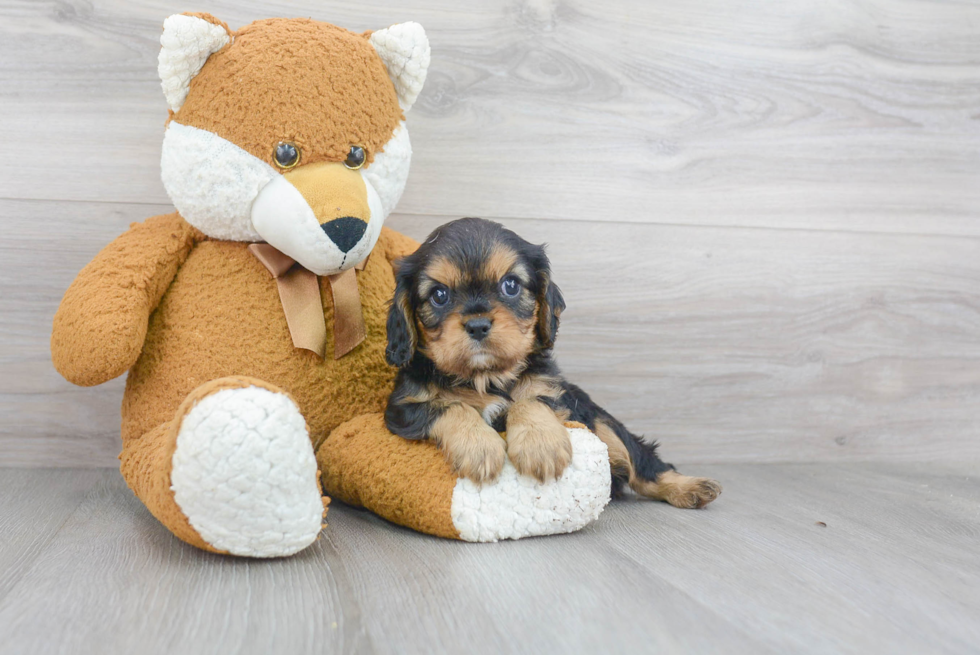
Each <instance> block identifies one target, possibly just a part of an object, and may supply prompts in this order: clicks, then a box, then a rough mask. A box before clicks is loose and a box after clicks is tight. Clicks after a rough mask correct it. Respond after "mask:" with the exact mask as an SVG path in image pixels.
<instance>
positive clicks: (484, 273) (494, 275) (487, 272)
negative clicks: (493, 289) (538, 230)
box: [480, 243, 517, 282]
mask: <svg viewBox="0 0 980 655" xmlns="http://www.w3.org/2000/svg"><path fill="white" fill-rule="evenodd" d="M516 263H517V253H516V252H514V251H513V250H511V249H510V248H508V247H507V246H505V245H503V244H500V243H495V244H494V245H493V248H491V250H490V254H489V255H487V258H486V260H485V261H484V262H483V267H482V268H481V269H480V277H481V278H482V279H484V280H489V281H490V282H497V281H499V280H501V279H502V278H503V277H504V276H505V275H507V274H508V273H510V269H511V268H513V266H514V264H516Z"/></svg>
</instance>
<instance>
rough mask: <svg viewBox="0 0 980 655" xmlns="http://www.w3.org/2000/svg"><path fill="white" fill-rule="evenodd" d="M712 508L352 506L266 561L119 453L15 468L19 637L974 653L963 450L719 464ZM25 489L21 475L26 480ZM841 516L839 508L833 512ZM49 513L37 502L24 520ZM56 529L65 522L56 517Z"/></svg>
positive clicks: (410, 648)
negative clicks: (217, 547)
mask: <svg viewBox="0 0 980 655" xmlns="http://www.w3.org/2000/svg"><path fill="white" fill-rule="evenodd" d="M697 472H698V473H703V474H707V475H711V476H713V477H716V478H718V479H719V480H721V481H722V482H723V483H724V484H725V493H724V495H723V496H722V497H721V498H720V499H719V500H718V501H717V502H716V503H714V504H713V505H711V506H710V508H708V509H706V510H703V511H684V510H677V509H674V508H671V507H668V506H666V505H663V504H658V503H649V502H643V501H629V500H627V501H621V502H616V503H613V504H611V505H610V506H609V508H608V509H607V510H606V511H605V512H604V513H603V515H602V516H601V517H600V518H599V520H598V522H596V523H595V524H594V525H592V526H590V527H589V528H587V529H585V530H583V531H582V532H579V533H575V534H572V535H566V536H560V537H549V538H547V539H526V540H522V541H517V542H502V543H499V544H464V543H460V542H452V541H445V540H440V539H436V538H433V537H427V536H424V535H420V534H417V533H413V532H411V531H409V530H406V529H403V528H399V527H397V526H393V525H391V524H388V523H386V522H384V521H383V520H381V519H379V518H378V517H376V516H374V515H372V514H369V513H367V512H362V511H357V510H353V509H350V508H347V507H343V506H337V507H333V508H332V509H331V511H330V514H329V517H328V518H329V523H330V525H329V527H328V529H327V531H326V533H325V535H324V536H323V537H321V539H320V540H319V541H318V542H317V543H316V544H314V546H312V547H311V548H310V549H308V550H307V551H305V552H303V553H302V554H300V555H298V556H296V557H293V558H289V559H283V560H271V561H255V560H252V561H247V560H241V559H235V558H231V557H222V556H217V555H212V554H209V553H204V552H201V551H198V550H196V549H194V548H192V547H190V546H187V545H185V544H183V543H181V542H179V541H177V540H175V539H174V538H173V537H172V536H171V535H170V534H169V533H167V532H166V530H165V529H164V528H162V527H161V526H160V525H159V524H158V523H157V522H156V521H155V520H154V519H153V518H152V517H151V516H150V515H149V514H148V513H147V512H146V510H145V509H144V508H143V507H142V506H141V505H140V504H139V503H138V501H136V500H135V499H134V498H133V497H132V495H131V493H130V492H129V491H128V490H127V489H126V487H125V484H124V483H123V481H122V480H121V478H119V476H118V474H117V473H116V472H114V471H104V472H103V471H88V472H84V473H81V474H79V473H77V472H66V471H50V470H48V471H43V470H35V471H21V472H17V475H18V476H19V477H18V478H17V479H16V481H15V482H11V478H10V477H9V476H8V475H7V473H6V472H3V471H0V498H3V497H8V498H10V499H11V500H7V501H5V502H6V503H7V505H6V506H5V509H7V510H8V511H9V508H10V507H13V506H14V505H15V504H16V503H20V508H19V511H20V513H21V514H22V515H26V514H28V513H29V512H30V511H33V506H32V503H33V504H34V505H36V506H37V507H47V506H50V505H52V504H55V503H57V502H58V499H59V496H60V494H63V493H64V490H65V489H66V488H67V487H66V486H65V485H64V484H59V481H58V479H57V478H63V477H64V476H66V475H72V474H74V475H87V476H89V482H91V481H92V477H93V476H94V478H96V479H97V484H95V485H94V486H90V487H89V488H88V490H87V491H82V490H81V489H80V490H79V491H80V492H81V493H79V497H80V501H77V502H75V503H74V504H73V505H72V507H71V509H70V510H69V511H68V512H67V514H68V517H67V520H64V521H63V522H62V523H63V524H62V525H61V527H60V528H59V529H58V530H57V531H55V532H53V534H50V535H49V536H48V537H47V542H46V545H45V546H44V547H43V548H41V549H40V551H39V552H37V553H35V554H34V556H33V557H30V558H26V557H25V558H21V559H17V558H16V557H15V558H11V557H9V551H10V550H11V549H9V548H8V549H7V552H8V555H6V556H4V557H5V559H4V563H5V564H7V566H8V567H10V572H8V574H7V579H15V580H16V582H15V583H14V584H12V585H9V586H8V587H4V588H0V653H20V652H30V653H38V654H44V653H54V652H99V653H107V654H111V653H126V652H137V651H138V652H140V653H146V654H147V655H152V654H153V653H164V652H166V653H173V652H180V653H211V652H238V653H269V652H278V653H312V652H317V653H339V652H344V653H346V652H355V653H457V652H462V651H465V652H473V653H501V652H505V653H541V652H564V653H590V652H593V653H594V652H657V653H668V654H669V653H712V652H725V653H789V652H792V653H827V652H833V653H867V652H889V653H897V652H914V653H926V652H928V653H964V652H970V651H971V650H972V649H974V648H975V646H976V644H977V643H980V553H978V551H977V549H976V548H975V545H976V541H977V539H978V538H980V514H978V512H977V507H978V503H980V478H978V477H977V475H976V470H975V468H966V467H959V466H947V465H927V466H921V465H909V464H882V463H873V464H845V465H830V464H818V465H806V464H793V465H744V464H742V465H739V464H729V465H706V466H703V467H702V468H701V469H699V470H698V471H697ZM12 491H16V493H14V494H11V492H12ZM819 523H823V524H824V525H820V524H819ZM20 529H21V530H24V531H26V532H27V533H30V532H31V530H32V529H33V528H32V526H31V525H30V524H26V525H24V526H22V527H21V528H20ZM36 532H37V533H42V532H43V533H45V534H47V532H48V531H47V528H40V527H39V528H37V529H36Z"/></svg>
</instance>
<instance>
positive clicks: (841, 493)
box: [601, 463, 980, 653]
mask: <svg viewBox="0 0 980 655" xmlns="http://www.w3.org/2000/svg"><path fill="white" fill-rule="evenodd" d="M696 472H697V473H700V474H707V475H712V476H714V477H717V478H718V479H720V480H721V481H722V483H723V484H724V485H725V491H724V493H723V494H722V496H721V498H720V499H719V501H717V502H716V503H715V504H713V505H712V506H711V507H710V509H709V511H707V512H704V513H703V514H695V513H683V512H681V513H679V512H674V511H671V508H667V507H664V506H662V505H658V506H654V507H649V506H647V505H645V504H643V503H639V502H633V503H629V502H624V503H620V504H613V505H612V506H611V507H610V509H609V510H607V512H606V513H605V514H604V515H603V516H602V518H601V520H604V521H608V523H606V527H607V528H609V530H610V532H611V533H612V534H610V535H609V536H610V537H611V538H610V539H609V540H608V543H609V545H610V547H611V548H612V549H613V550H614V551H615V552H617V553H619V554H621V555H623V556H625V557H629V558H630V559H631V561H633V562H634V563H635V564H636V566H638V567H640V568H642V569H643V570H650V571H656V573H657V574H658V575H659V576H661V577H663V578H664V579H666V580H669V581H671V582H672V583H673V584H674V585H676V586H677V587H679V588H681V589H684V590H686V591H687V593H689V594H690V595H691V596H692V597H694V598H696V599H698V600H699V601H701V602H703V603H704V604H705V605H706V606H707V607H708V608H709V609H711V610H713V611H714V612H716V613H717V614H719V615H721V616H725V617H726V619H727V620H729V621H732V622H734V623H736V624H737V625H741V626H743V627H744V628H745V629H746V630H747V631H748V632H749V633H750V634H752V635H753V636H755V637H756V638H757V639H759V641H760V642H761V643H763V644H765V645H766V646H768V647H770V648H772V649H773V650H774V651H775V652H781V653H790V652H793V653H804V652H824V653H827V652H833V653H868V652H881V653H899V652H903V653H904V652H908V653H925V652H929V653H963V652H970V651H972V650H973V649H975V647H976V645H977V643H980V591H978V590H980V586H978V583H980V552H978V550H977V549H976V547H975V545H976V540H977V538H978V536H980V514H978V512H977V506H978V501H980V478H978V476H977V475H976V469H975V467H956V468H943V467H940V466H921V465H912V466H910V465H888V464H880V463H873V464H860V465H857V464H844V465H819V466H811V465H801V464H794V465H769V466H738V467H734V466H720V467H719V466H705V467H701V468H700V469H698V470H697V471H696ZM630 505H633V507H631V506H630ZM641 507H642V508H643V509H642V510H641ZM818 521H820V522H823V523H825V524H826V527H823V526H821V525H819V524H818V523H817V522H818ZM610 524H612V525H610ZM695 564H696V565H695Z"/></svg>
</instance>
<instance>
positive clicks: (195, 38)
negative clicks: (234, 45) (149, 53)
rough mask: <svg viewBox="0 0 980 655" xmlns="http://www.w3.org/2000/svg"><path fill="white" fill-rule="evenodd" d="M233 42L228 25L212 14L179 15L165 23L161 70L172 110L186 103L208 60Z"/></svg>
mask: <svg viewBox="0 0 980 655" xmlns="http://www.w3.org/2000/svg"><path fill="white" fill-rule="evenodd" d="M230 41H231V34H230V33H229V31H228V26H227V25H225V24H224V23H222V22H221V21H219V20H218V19H217V18H215V17H214V16H212V15H210V14H175V15H173V16H171V17H170V18H168V19H167V20H165V21H163V34H162V35H161V36H160V45H161V46H162V47H161V49H160V57H159V59H158V62H159V64H158V66H157V71H158V72H159V73H160V82H161V86H163V94H164V95H165V96H166V97H167V104H169V105H170V108H171V109H172V110H174V111H177V110H179V109H180V107H181V105H183V104H184V100H186V99H187V92H188V90H189V89H190V84H191V80H192V79H193V78H194V76H195V75H197V74H198V73H199V72H200V71H201V67H202V66H204V62H206V61H207V60H208V57H210V56H211V55H212V54H214V53H216V52H217V51H218V50H221V49H222V48H223V47H225V46H226V45H227V44H228V43H229V42H230Z"/></svg>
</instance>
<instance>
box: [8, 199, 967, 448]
mask: <svg viewBox="0 0 980 655" xmlns="http://www.w3.org/2000/svg"><path fill="white" fill-rule="evenodd" d="M165 209H166V208H165V206H162V205H161V206H150V207H148V206H143V205H120V204H102V203H66V202H61V203H54V202H41V201H17V202H14V201H0V221H3V222H6V224H9V225H14V226H15V227H14V234H17V235H21V236H23V238H24V239H25V240H27V241H28V242H29V243H31V244H32V245H33V244H35V243H41V242H42V241H43V240H42V239H41V235H39V234H38V233H37V230H36V224H37V221H38V220H41V221H43V222H44V223H45V224H46V225H49V226H51V227H52V228H53V229H55V230H56V231H60V230H69V229H71V226H72V225H73V224H75V223H78V224H79V225H84V226H86V227H85V228H82V227H80V228H79V229H78V230H77V231H76V233H75V239H74V240H73V245H72V248H71V249H66V250H65V252H64V253H63V254H62V255H60V256H59V257H58V260H59V261H58V266H55V267H53V268H52V269H50V270H48V271H43V272H41V273H38V272H37V271H36V269H34V268H33V267H32V265H31V262H32V261H34V259H35V258H36V250H33V249H24V248H21V247H19V246H14V245H11V246H9V247H8V246H6V245H4V246H0V254H2V255H3V259H2V260H0V267H5V270H7V271H9V273H7V274H6V275H5V276H4V277H3V278H0V292H2V293H0V313H2V315H4V316H14V317H18V319H17V320H18V321H19V323H17V322H13V321H10V322H7V324H6V326H5V329H6V336H5V338H4V339H3V341H0V370H2V371H3V373H2V374H0V415H3V416H5V417H8V420H7V421H5V422H3V423H2V424H0V462H3V463H5V464H6V465H30V466H56V465H57V466H79V465H94V466H100V465H115V458H116V454H117V453H118V451H119V437H118V430H119V409H118V408H119V403H120V399H121V393H122V390H121V381H114V382H113V383H111V384H109V385H104V386H102V387H97V388H94V389H79V388H76V387H73V386H72V385H70V384H68V383H67V382H65V381H64V380H62V379H61V378H60V376H58V374H57V373H56V372H55V371H54V370H53V368H52V367H51V363H50V355H49V353H48V338H49V337H48V329H49V328H48V327H47V326H49V325H50V320H51V316H53V314H54V310H55V308H56V307H57V303H58V300H59V298H60V295H61V293H62V291H63V289H64V288H65V287H67V285H68V283H69V281H70V280H71V278H72V276H73V274H74V273H73V271H75V270H77V269H78V268H81V266H82V265H83V264H84V262H86V261H87V260H88V259H89V258H90V257H91V256H93V255H94V254H95V253H96V252H97V251H98V249H99V248H100V247H101V246H102V244H104V243H107V242H108V241H109V240H111V239H112V238H113V236H114V235H115V234H116V233H118V232H120V231H122V230H123V229H125V226H126V225H127V224H128V223H129V222H130V221H132V220H141V219H142V218H144V217H145V216H146V215H148V214H152V213H154V212H161V211H165ZM441 221H442V218H441V217H430V218H423V217H416V216H404V215H396V216H393V217H392V218H390V219H389V225H391V227H393V228H395V229H398V230H401V231H404V232H406V233H407V234H409V235H411V236H413V237H415V238H418V239H421V238H423V237H424V236H425V235H426V234H428V232H429V231H430V230H431V229H432V228H434V227H435V226H436V225H438V224H439V223H440V222H441ZM504 222H505V223H506V224H507V225H508V226H509V227H511V228H513V229H514V230H516V231H517V232H518V233H520V234H522V235H524V236H525V237H526V238H528V239H530V240H532V241H534V242H548V243H550V244H551V246H550V253H551V257H552V260H553V266H554V278H555V280H556V281H557V283H558V284H559V285H560V286H561V288H562V290H563V292H564V294H565V298H566V301H567V303H568V309H567V311H566V312H565V314H564V315H563V317H562V318H563V320H562V327H561V332H560V336H559V339H558V343H557V348H556V352H557V355H558V361H559V363H560V364H561V365H562V367H563V369H564V370H565V373H566V375H567V376H568V377H569V379H571V380H572V381H574V382H576V383H578V384H580V385H581V386H583V387H584V388H585V389H586V390H587V391H588V392H590V393H591V394H592V395H593V396H594V397H595V399H596V400H597V401H598V402H600V403H601V404H602V405H604V406H605V407H606V408H607V409H609V410H610V411H612V412H613V413H614V414H615V415H616V416H618V417H619V418H620V419H621V420H623V421H624V422H626V424H627V425H628V426H629V427H630V428H631V429H633V430H634V431H635V432H637V433H642V434H646V435H647V436H648V437H651V438H656V439H659V440H660V441H661V442H662V444H663V451H662V452H663V454H664V455H665V457H667V458H668V459H669V460H671V461H674V463H676V464H678V465H681V466H683V465H684V464H686V463H688V462H711V461H716V462H724V461H750V462H751V461H809V460H827V461H832V460H845V461H846V460H875V459H882V460H906V461H908V460H913V461H917V460H958V461H963V460H967V461H978V460H980V439H978V438H977V436H978V430H980V427H978V423H977V421H976V417H977V415H978V408H980V287H978V285H977V280H980V257H977V256H976V255H977V253H978V252H980V240H977V239H972V238H962V237H946V236H932V237H923V236H915V235H901V234H895V235H884V234H856V233H842V232H820V231H816V232H808V231H799V230H769V229H747V228H707V227H701V226H669V225H655V224H654V225H639V224H629V223H609V222H607V223H586V222H576V221H567V222H562V221H552V220H506V221H504ZM18 226H19V227H18ZM585 244H588V245H587V247H586V245H585ZM38 247H46V246H40V245H39V246H38ZM52 256H53V255H52ZM8 371H9V373H8Z"/></svg>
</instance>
